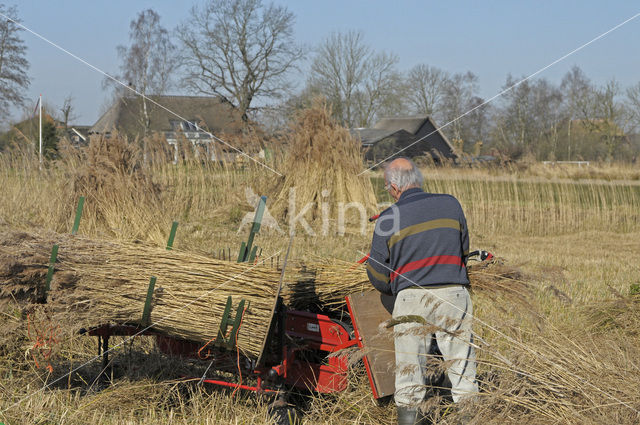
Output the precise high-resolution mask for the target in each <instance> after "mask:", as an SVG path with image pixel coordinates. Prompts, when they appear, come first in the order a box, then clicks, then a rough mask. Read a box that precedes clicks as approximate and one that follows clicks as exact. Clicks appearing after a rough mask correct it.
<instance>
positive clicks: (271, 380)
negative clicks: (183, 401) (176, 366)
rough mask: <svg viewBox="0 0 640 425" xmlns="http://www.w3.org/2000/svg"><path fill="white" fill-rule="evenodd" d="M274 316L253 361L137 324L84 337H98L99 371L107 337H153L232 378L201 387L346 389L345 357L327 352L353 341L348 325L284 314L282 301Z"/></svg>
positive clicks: (169, 350)
mask: <svg viewBox="0 0 640 425" xmlns="http://www.w3.org/2000/svg"><path fill="white" fill-rule="evenodd" d="M275 314H276V317H275V320H274V321H273V323H272V327H271V330H270V332H269V338H268V341H267V345H266V346H265V350H264V352H263V355H262V356H261V358H260V359H258V360H257V361H256V360H255V359H249V358H246V357H244V356H242V355H241V354H240V353H238V352H237V351H235V350H225V349H221V348H216V347H211V348H206V347H205V350H206V351H205V350H203V346H202V344H201V343H196V342H193V341H187V340H182V339H176V338H173V337H170V336H166V335H162V334H160V333H158V332H157V331H154V330H153V329H142V328H139V327H136V326H127V325H117V326H116V325H103V326H99V327H95V328H92V329H90V330H88V331H87V333H88V334H89V335H92V336H97V337H99V338H100V339H101V342H100V344H99V347H100V352H99V354H101V355H102V356H103V358H102V361H103V369H105V368H106V367H107V366H108V364H109V349H108V347H109V337H111V336H115V335H121V336H127V335H128V336H132V335H153V336H155V337H156V341H157V344H158V347H159V349H160V350H161V351H162V352H164V353H166V354H169V355H174V356H180V357H187V358H197V359H200V360H206V361H212V363H211V364H212V369H215V370H216V371H218V372H228V373H232V374H234V375H235V377H236V379H228V378H227V379H223V378H219V379H213V378H206V377H205V378H203V379H202V380H201V382H204V383H208V384H214V385H219V386H224V387H230V388H240V389H244V390H250V391H256V392H265V393H266V392H277V391H279V390H280V389H281V388H282V387H283V385H284V386H287V387H291V388H297V389H300V390H308V391H313V392H318V393H333V392H338V391H343V390H344V389H345V388H346V387H347V370H348V365H347V359H346V356H329V354H331V353H334V352H336V351H339V350H342V349H343V348H347V347H350V346H353V345H355V344H356V343H357V341H356V340H355V339H354V338H353V336H352V335H351V334H350V333H349V331H348V330H347V329H346V328H345V327H348V325H346V324H344V323H340V322H338V321H334V320H332V319H331V318H329V317H328V316H326V315H323V314H317V313H310V312H305V311H295V310H287V309H286V308H285V307H284V305H283V304H282V300H281V299H280V300H279V301H278V306H277V307H276V313H275ZM227 375H228V374H227ZM248 378H255V379H248ZM243 380H244V381H248V382H255V385H249V384H247V383H243ZM232 381H235V382H232Z"/></svg>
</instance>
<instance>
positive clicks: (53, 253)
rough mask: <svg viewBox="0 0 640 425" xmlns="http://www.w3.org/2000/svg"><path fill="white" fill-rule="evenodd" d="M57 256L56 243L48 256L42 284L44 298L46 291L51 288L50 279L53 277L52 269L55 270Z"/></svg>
mask: <svg viewBox="0 0 640 425" xmlns="http://www.w3.org/2000/svg"><path fill="white" fill-rule="evenodd" d="M57 258H58V245H57V244H56V245H54V246H53V248H52V249H51V258H49V270H47V280H46V283H45V286H44V298H45V299H46V298H47V293H48V292H49V289H51V279H53V271H54V270H55V265H56V260H57Z"/></svg>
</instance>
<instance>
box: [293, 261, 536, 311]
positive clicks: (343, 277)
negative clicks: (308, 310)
mask: <svg viewBox="0 0 640 425" xmlns="http://www.w3.org/2000/svg"><path fill="white" fill-rule="evenodd" d="M296 273H297V275H296V276H295V278H293V283H292V284H290V285H289V286H288V287H287V288H286V290H285V292H284V297H285V300H286V301H287V303H288V304H289V305H291V306H293V307H296V308H302V307H307V306H309V305H318V306H322V307H328V308H330V309H340V308H342V307H343V306H344V304H345V297H346V296H347V295H349V294H353V293H357V292H363V291H369V290H373V287H372V286H371V284H370V283H369V279H368V277H367V272H366V269H365V266H364V265H359V264H354V263H350V262H346V261H338V260H332V261H326V262H317V263H306V264H305V265H304V266H303V267H301V268H300V269H299V270H297V272H296ZM290 280H291V279H290ZM469 280H470V282H471V288H472V289H473V290H474V291H475V292H478V293H482V294H486V295H488V296H490V297H493V296H497V295H503V296H507V297H509V298H510V299H512V300H514V301H517V302H519V303H521V304H527V305H528V304H529V302H530V300H531V287H530V286H529V284H528V283H527V282H526V281H525V280H524V277H523V275H522V273H521V272H520V271H519V270H518V269H517V268H515V267H512V266H509V265H507V264H505V262H504V260H502V259H496V258H494V259H493V260H491V261H485V262H482V263H477V264H474V265H469Z"/></svg>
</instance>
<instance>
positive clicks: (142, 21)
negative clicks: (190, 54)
mask: <svg viewBox="0 0 640 425" xmlns="http://www.w3.org/2000/svg"><path fill="white" fill-rule="evenodd" d="M129 40H130V42H131V44H130V45H129V46H122V45H120V46H118V47H117V51H118V56H119V57H120V60H121V64H120V75H119V76H118V77H119V79H120V80H121V81H123V82H126V83H127V84H128V85H129V86H131V87H132V88H134V89H135V90H136V91H137V92H138V93H140V94H142V95H143V96H142V99H141V109H142V110H141V111H140V112H141V117H142V122H141V125H142V127H143V129H144V134H145V135H146V133H147V131H148V129H149V124H150V119H149V109H150V105H149V104H148V101H147V99H146V96H148V95H160V94H164V93H166V91H167V90H168V89H169V88H170V86H171V83H172V76H173V73H174V71H175V69H176V63H177V61H176V57H175V56H176V53H175V52H176V47H175V46H174V44H173V43H172V42H171V39H170V37H169V32H168V31H167V30H166V29H165V28H164V27H163V26H162V25H160V15H158V13H156V12H155V11H154V10H152V9H147V10H144V11H142V12H140V13H138V16H137V18H136V19H133V20H132V21H131V23H130V24H129ZM107 82H108V83H111V82H110V81H109V80H107ZM126 90H127V89H126V88H124V87H122V86H116V95H117V96H122V95H124V94H126V92H125V91H126Z"/></svg>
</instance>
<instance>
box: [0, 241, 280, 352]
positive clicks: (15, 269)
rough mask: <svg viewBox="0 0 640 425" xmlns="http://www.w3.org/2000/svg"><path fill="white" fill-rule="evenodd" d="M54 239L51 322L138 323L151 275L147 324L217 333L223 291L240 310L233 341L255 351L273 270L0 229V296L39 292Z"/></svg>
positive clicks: (177, 332) (272, 291)
mask: <svg viewBox="0 0 640 425" xmlns="http://www.w3.org/2000/svg"><path fill="white" fill-rule="evenodd" d="M54 243H58V244H59V246H60V254H59V255H58V262H57V263H56V272H55V274H54V278H53V281H52V282H51V290H50V292H49V294H48V298H47V300H46V301H47V307H48V309H49V310H50V311H51V312H52V313H53V315H54V317H55V319H54V320H56V321H58V322H62V321H64V322H65V323H73V327H75V328H80V327H89V326H96V325H100V324H103V323H117V324H132V325H142V323H141V319H142V312H143V308H144V304H145V299H146V294H147V288H148V284H149V279H150V277H151V276H156V277H157V283H156V287H155V288H156V289H155V291H154V295H153V307H152V312H151V317H150V323H151V324H152V327H153V329H155V330H158V331H160V332H163V333H166V334H168V335H171V336H175V337H181V338H185V339H189V340H192V341H197V342H206V341H210V340H211V339H212V338H214V337H216V335H217V332H218V329H219V325H220V321H221V319H222V316H223V311H224V308H225V305H226V301H227V297H228V296H229V295H231V296H232V298H233V313H235V311H236V306H237V305H238V302H239V301H240V300H241V299H244V300H246V301H247V302H248V303H250V305H249V306H248V308H247V309H246V310H245V313H244V315H243V319H242V325H241V327H240V331H239V333H238V337H237V346H238V348H239V349H240V350H241V351H242V352H243V353H244V354H246V355H248V356H255V357H257V356H258V355H259V354H260V352H261V349H262V346H263V342H264V340H265V337H266V334H267V332H268V326H269V322H270V316H271V311H272V308H273V306H274V303H275V295H276V292H277V287H278V282H279V278H280V273H279V272H278V271H277V270H275V269H272V268H267V267H262V266H255V265H254V266H251V265H246V264H237V263H231V262H226V261H220V260H215V259H211V258H208V257H204V256H201V255H196V254H191V253H184V252H178V251H167V250H164V249H161V248H155V247H150V246H147V245H142V244H125V243H112V242H104V241H97V240H91V239H87V238H82V237H72V236H65V235H56V234H49V235H47V236H42V235H34V234H27V233H20V232H3V233H0V297H5V298H6V297H8V296H12V297H13V298H16V299H18V298H31V299H34V298H38V297H42V293H43V287H44V282H45V275H46V273H47V261H48V260H47V259H48V255H49V253H50V252H51V247H52V245H53V244H54Z"/></svg>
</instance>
